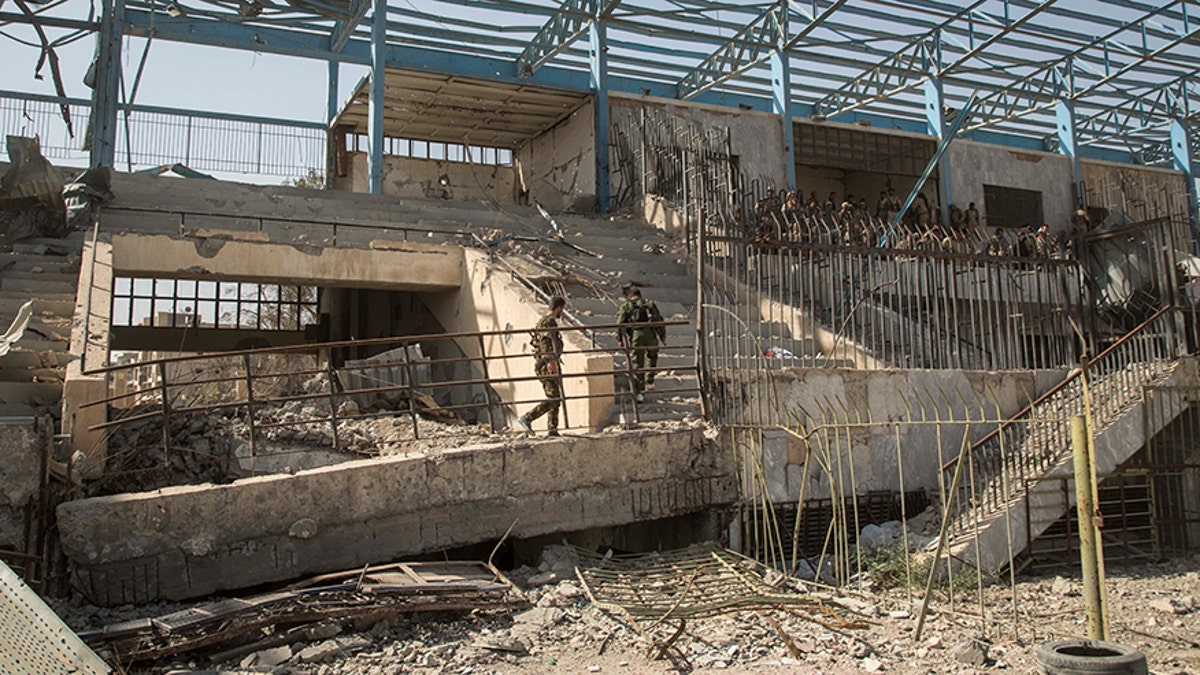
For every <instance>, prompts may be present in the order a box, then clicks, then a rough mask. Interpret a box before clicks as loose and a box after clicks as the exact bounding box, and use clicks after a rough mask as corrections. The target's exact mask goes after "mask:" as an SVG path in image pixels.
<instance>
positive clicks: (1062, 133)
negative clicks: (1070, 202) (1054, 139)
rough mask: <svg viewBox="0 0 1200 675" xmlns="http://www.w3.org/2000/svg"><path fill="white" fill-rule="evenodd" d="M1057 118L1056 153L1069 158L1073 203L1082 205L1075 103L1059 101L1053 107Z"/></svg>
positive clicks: (1081, 181)
mask: <svg viewBox="0 0 1200 675" xmlns="http://www.w3.org/2000/svg"><path fill="white" fill-rule="evenodd" d="M1054 113H1055V115H1056V116H1057V117H1058V127H1057V128H1058V152H1059V153H1060V154H1063V155H1066V156H1067V157H1070V158H1071V184H1072V185H1074V186H1075V202H1076V203H1077V204H1081V203H1083V179H1082V177H1081V176H1080V174H1079V147H1078V141H1077V139H1076V136H1075V103H1074V102H1072V101H1069V100H1067V99H1059V100H1058V102H1057V103H1055V105H1054Z"/></svg>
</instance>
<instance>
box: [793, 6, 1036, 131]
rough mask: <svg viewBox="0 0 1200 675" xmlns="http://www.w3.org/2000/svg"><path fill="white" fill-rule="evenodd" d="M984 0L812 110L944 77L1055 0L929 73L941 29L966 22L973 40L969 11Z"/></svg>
mask: <svg viewBox="0 0 1200 675" xmlns="http://www.w3.org/2000/svg"><path fill="white" fill-rule="evenodd" d="M985 1H986V0H979V1H978V2H975V3H973V4H972V5H970V6H968V7H965V8H963V9H962V10H961V11H959V12H958V13H957V14H955V15H953V16H952V17H950V18H949V19H947V20H946V21H945V22H944V23H943V24H942V25H941V26H939V27H938V28H935V29H934V30H931V31H930V32H929V33H926V34H925V35H923V36H921V37H920V38H918V39H916V40H913V41H912V42H910V43H909V44H907V45H905V46H904V47H901V48H900V49H898V50H896V52H895V53H894V54H892V55H891V56H889V57H887V58H886V59H884V60H882V61H880V62H879V63H877V64H876V65H874V66H872V67H871V68H869V69H868V70H866V71H865V72H863V73H862V74H860V75H858V76H856V77H854V78H853V79H852V80H850V81H849V82H847V83H846V84H845V85H843V86H842V87H840V88H838V89H837V90H836V91H834V92H832V93H830V94H827V95H826V96H825V97H824V98H822V99H820V100H819V101H817V102H816V103H814V104H813V109H814V110H816V112H817V113H818V114H822V115H825V116H826V117H835V116H837V115H841V114H843V113H846V112H850V111H851V110H855V109H857V108H861V107H863V106H865V105H869V104H871V103H874V102H876V101H881V100H883V99H887V98H891V97H893V96H896V95H897V94H901V93H903V92H905V91H909V90H911V89H914V88H916V87H919V86H921V85H922V84H923V83H924V82H925V81H926V80H927V79H928V78H929V77H931V76H936V77H941V78H944V77H945V76H946V75H948V74H950V73H953V72H955V71H957V70H958V69H959V68H961V67H962V66H963V65H965V64H966V63H967V62H968V61H970V60H971V59H974V58H976V57H979V56H980V55H982V54H983V53H984V52H986V51H987V50H988V49H989V48H990V47H992V46H993V45H995V44H996V43H997V42H999V41H1001V40H1003V39H1004V38H1006V37H1008V36H1009V35H1012V34H1013V33H1014V32H1015V31H1016V30H1017V29H1019V28H1021V27H1022V26H1024V25H1025V24H1026V23H1028V22H1029V21H1030V20H1031V19H1033V18H1034V17H1036V16H1037V15H1039V14H1041V13H1042V12H1044V11H1045V10H1047V9H1049V7H1050V6H1051V5H1053V4H1054V3H1055V2H1057V1H1058V0H1046V1H1045V2H1042V3H1040V4H1038V5H1037V6H1036V7H1034V8H1033V9H1032V10H1031V11H1029V12H1027V13H1026V14H1024V15H1022V16H1021V17H1020V18H1019V19H1017V20H1016V21H1012V22H1009V23H1006V24H1001V25H1000V27H999V29H998V30H997V31H996V32H995V33H993V34H992V35H990V36H989V37H988V38H987V39H985V40H983V41H982V42H980V43H979V44H972V45H970V46H969V47H968V49H967V50H966V51H965V52H964V53H963V54H961V55H959V56H958V58H956V59H955V60H954V62H952V63H950V64H949V65H945V66H942V67H939V68H937V70H936V72H930V70H929V69H928V68H925V67H924V64H925V63H927V62H928V61H929V59H930V56H931V52H932V50H933V49H935V48H940V46H941V45H940V42H941V39H942V36H943V34H944V33H943V32H944V31H946V30H948V29H949V28H950V27H951V25H952V24H954V23H956V22H962V21H966V22H967V23H968V31H969V34H970V36H971V38H972V42H973V39H974V37H975V35H976V33H977V30H978V29H977V27H976V25H977V24H976V22H975V21H974V20H973V18H972V12H973V11H974V10H975V8H977V7H979V6H980V5H982V4H984V2H985Z"/></svg>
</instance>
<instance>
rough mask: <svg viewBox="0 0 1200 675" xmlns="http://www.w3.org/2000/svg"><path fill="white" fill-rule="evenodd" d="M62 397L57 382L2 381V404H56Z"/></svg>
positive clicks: (0, 399)
mask: <svg viewBox="0 0 1200 675" xmlns="http://www.w3.org/2000/svg"><path fill="white" fill-rule="evenodd" d="M61 399H62V384H59V383H56V382H0V404H22V403H23V404H29V405H39V406H42V405H54V404H55V403H57V402H58V401H59V400H61Z"/></svg>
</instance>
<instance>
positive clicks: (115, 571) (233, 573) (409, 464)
mask: <svg viewBox="0 0 1200 675" xmlns="http://www.w3.org/2000/svg"><path fill="white" fill-rule="evenodd" d="M728 456H729V453H728V452H725V451H723V450H721V449H720V448H718V447H717V446H716V444H714V443H712V442H710V441H707V440H705V438H704V433H703V431H702V430H698V429H694V430H686V431H670V432H659V431H638V432H626V433H621V434H617V435H611V436H595V437H582V438H574V439H570V440H560V439H553V440H544V441H536V442H529V441H522V442H514V443H509V444H506V445H502V446H491V447H465V448H459V449H455V450H448V451H445V452H443V453H440V454H438V455H436V456H432V457H427V456H425V455H415V456H399V457H389V458H380V459H373V460H363V461H356V462H349V463H345V464H339V465H336V466H330V467H323V468H319V469H311V470H307V471H301V472H298V473H296V474H295V475H273V476H262V477H256V478H247V479H244V480H239V481H236V482H234V483H231V484H229V485H218V486H213V485H197V486H185V487H174V488H165V489H162V490H158V491H156V492H147V493H140V494H125V495H114V496H110V497H98V498H93V499H83V500H77V501H72V502H66V503H64V504H62V505H61V506H59V508H58V522H59V527H60V531H61V533H62V545H63V551H64V552H65V553H66V555H67V556H68V558H69V559H70V561H71V563H72V567H73V573H74V580H75V582H76V583H77V584H79V587H80V588H81V589H82V590H83V591H84V592H85V593H86V595H87V597H88V598H90V599H92V600H94V601H95V602H97V603H99V604H103V605H114V604H123V603H143V602H150V601H154V600H157V599H172V600H182V599H186V598H193V597H199V596H203V595H208V594H211V593H216V592H220V591H226V590H235V589H239V588H246V587H249V586H256V585H259V584H265V583H276V582H282V581H287V580H291V579H295V578H298V577H302V576H306V575H310V574H317V573H321V572H329V571H334V570H342V569H349V568H355V567H361V566H363V565H364V564H368V563H377V562H382V561H388V560H395V559H398V558H401V557H404V556H411V555H418V554H422V553H428V552H434V551H439V550H444V549H447V548H451V547H455V546H463V545H468V544H475V543H480V542H486V541H491V540H495V539H498V538H499V537H501V536H502V535H503V534H504V532H505V530H507V529H508V528H509V526H510V525H512V524H513V523H514V521H516V527H515V528H514V529H513V533H512V534H513V536H514V537H515V538H518V539H524V538H528V537H534V536H539V535H545V534H551V533H556V532H571V531H576V530H584V529H589V528H593V527H608V526H614V525H621V524H626V523H633V522H642V521H650V520H658V519H661V518H668V517H672V516H677V515H681V514H684V513H693V512H698V511H704V510H707V509H709V508H711V507H712V506H716V505H725V504H729V503H732V502H733V501H734V500H735V499H736V492H735V490H734V486H733V481H732V479H731V478H730V476H731V474H732V471H731V467H730V466H729V464H728V462H729V460H728Z"/></svg>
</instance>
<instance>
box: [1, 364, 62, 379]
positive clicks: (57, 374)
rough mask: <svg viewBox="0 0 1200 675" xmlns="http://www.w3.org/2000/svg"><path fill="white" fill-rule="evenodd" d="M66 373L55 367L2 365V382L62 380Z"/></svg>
mask: <svg viewBox="0 0 1200 675" xmlns="http://www.w3.org/2000/svg"><path fill="white" fill-rule="evenodd" d="M64 375H65V374H64V372H63V371H62V370H58V369H55V368H5V367H0V382H62V380H63V377H64Z"/></svg>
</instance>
